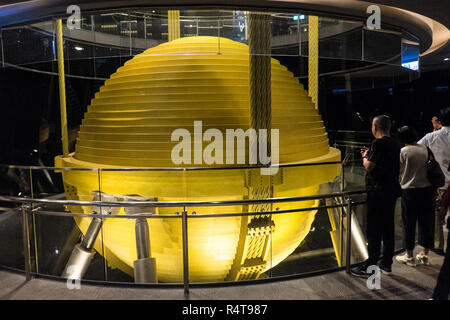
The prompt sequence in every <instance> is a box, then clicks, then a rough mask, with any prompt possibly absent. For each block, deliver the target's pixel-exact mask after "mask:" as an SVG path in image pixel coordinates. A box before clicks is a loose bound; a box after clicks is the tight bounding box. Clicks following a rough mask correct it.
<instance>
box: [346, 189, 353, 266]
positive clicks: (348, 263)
mask: <svg viewBox="0 0 450 320" xmlns="http://www.w3.org/2000/svg"><path fill="white" fill-rule="evenodd" d="M346 238H347V239H346V248H347V250H346V262H345V270H346V271H347V273H350V267H351V257H352V200H351V198H350V197H348V198H347V232H346Z"/></svg>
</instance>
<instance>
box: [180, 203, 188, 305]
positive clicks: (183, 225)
mask: <svg viewBox="0 0 450 320" xmlns="http://www.w3.org/2000/svg"><path fill="white" fill-rule="evenodd" d="M187 219H188V217H187V212H186V209H183V212H182V216H181V229H182V237H183V279H184V295H185V296H188V295H189V254H188V223H187Z"/></svg>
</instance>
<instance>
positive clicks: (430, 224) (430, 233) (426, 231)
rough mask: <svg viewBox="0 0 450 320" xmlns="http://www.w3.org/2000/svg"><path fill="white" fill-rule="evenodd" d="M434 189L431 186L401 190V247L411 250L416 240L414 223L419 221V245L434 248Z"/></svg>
mask: <svg viewBox="0 0 450 320" xmlns="http://www.w3.org/2000/svg"><path fill="white" fill-rule="evenodd" d="M435 198H436V190H435V188H433V187H427V188H412V189H404V190H403V191H402V221H403V248H404V249H406V250H413V249H414V247H415V242H416V224H417V222H419V245H421V246H422V247H424V248H427V249H432V248H434V206H435Z"/></svg>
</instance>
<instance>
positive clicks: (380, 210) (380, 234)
mask: <svg viewBox="0 0 450 320" xmlns="http://www.w3.org/2000/svg"><path fill="white" fill-rule="evenodd" d="M390 128H391V121H390V119H389V117H388V116H385V115H382V116H377V117H375V118H374V119H373V121H372V134H373V135H374V137H375V140H374V141H373V142H372V145H371V146H370V149H366V148H363V149H362V150H361V156H362V158H363V165H364V168H365V169H366V171H367V173H366V187H367V233H366V235H367V242H368V246H367V249H368V252H369V258H368V259H367V260H366V261H365V262H364V263H363V264H362V265H361V266H359V267H357V268H354V269H352V273H353V274H354V275H356V276H362V277H368V276H370V275H371V274H369V273H367V268H368V267H369V266H370V265H377V264H378V266H379V267H380V269H381V271H382V272H383V273H390V272H392V269H391V265H392V258H393V255H394V211H395V203H396V201H397V198H398V197H399V196H400V194H401V188H400V184H399V181H398V175H399V168H400V144H399V143H398V142H397V141H395V140H394V139H393V138H392V137H391V136H390V133H389V131H390ZM381 240H383V257H382V259H381V261H378V259H379V258H380V251H381Z"/></svg>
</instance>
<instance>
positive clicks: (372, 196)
mask: <svg viewBox="0 0 450 320" xmlns="http://www.w3.org/2000/svg"><path fill="white" fill-rule="evenodd" d="M396 200H397V197H396V196H395V195H394V192H392V191H391V190H389V189H383V188H376V189H375V190H370V191H368V193H367V231H366V236H367V242H368V246H367V250H368V251H369V259H368V260H367V263H368V264H369V265H376V264H377V262H378V260H379V258H380V252H381V241H383V259H382V261H381V262H382V263H383V265H385V266H391V265H392V258H393V256H394V211H395V203H396Z"/></svg>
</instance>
